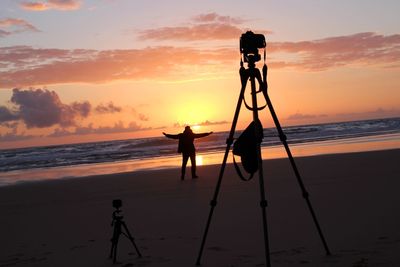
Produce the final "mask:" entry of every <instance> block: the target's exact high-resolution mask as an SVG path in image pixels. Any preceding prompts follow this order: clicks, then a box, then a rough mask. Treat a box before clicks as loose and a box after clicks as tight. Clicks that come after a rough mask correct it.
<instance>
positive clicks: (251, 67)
mask: <svg viewBox="0 0 400 267" xmlns="http://www.w3.org/2000/svg"><path fill="white" fill-rule="evenodd" d="M265 47H266V43H265V37H264V36H263V35H262V34H254V33H253V32H250V31H249V32H246V33H245V34H242V37H241V38H240V51H241V54H243V59H244V62H247V63H248V68H247V69H245V68H244V67H243V60H242V58H241V61H240V71H239V73H240V79H241V84H242V88H241V90H240V95H239V99H238V102H237V106H236V111H235V115H234V118H233V121H232V126H231V130H230V133H229V137H228V139H227V140H226V144H227V146H226V150H225V155H224V158H223V162H222V165H221V169H220V172H219V177H218V181H217V185H216V188H215V191H214V196H213V199H212V200H211V202H210V206H211V209H210V213H209V215H208V219H207V224H206V228H205V231H204V235H203V239H202V242H201V246H200V250H199V254H198V257H197V261H196V265H200V261H201V256H202V253H203V249H204V245H205V242H206V238H207V233H208V230H209V227H210V223H211V218H212V215H213V212H214V209H215V206H216V205H217V198H218V193H219V190H220V187H221V182H222V177H223V175H224V170H225V166H226V161H227V158H228V154H229V150H230V147H231V145H232V143H233V140H234V138H233V136H234V133H235V128H236V124H237V120H238V117H239V112H240V107H241V105H242V101H243V102H244V104H245V106H246V108H247V109H249V110H251V111H252V112H253V122H256V123H255V125H257V126H256V129H255V131H256V133H258V132H260V130H261V131H262V129H257V127H261V128H262V126H261V123H258V122H259V119H258V111H259V110H262V109H264V108H265V106H263V107H258V106H257V93H261V92H262V93H263V95H264V98H265V100H266V106H268V108H269V111H270V113H271V116H272V119H273V121H274V123H275V126H276V129H277V131H278V134H279V138H280V140H281V142H282V144H283V146H284V147H285V150H286V153H287V155H288V158H289V160H290V163H291V165H292V168H293V171H294V173H295V176H296V178H297V182H298V184H299V186H300V188H301V191H302V195H303V198H304V199H305V200H306V202H307V205H308V208H309V210H310V213H311V216H312V218H313V220H314V223H315V225H316V227H317V230H318V233H319V236H320V238H321V240H322V243H323V245H324V248H325V251H326V254H327V255H330V251H329V248H328V245H327V243H326V241H325V238H324V235H323V233H322V230H321V227H320V225H319V223H318V220H317V217H316V215H315V212H314V209H313V207H312V205H311V202H310V200H309V198H308V192H307V191H306V189H305V187H304V184H303V181H302V179H301V177H300V173H299V171H298V169H297V166H296V164H295V161H294V159H293V156H292V153H291V152H290V149H289V145H288V143H287V142H286V136H285V134H284V132H283V130H282V127H281V125H280V123H279V120H278V117H277V116H276V113H275V111H274V108H273V106H272V102H271V100H270V98H269V96H268V92H267V89H268V85H267V65H266V64H265V58H266V51H265ZM259 48H264V66H263V69H262V71H263V75H262V78H261V73H260V70H259V69H257V68H256V65H255V63H256V62H257V61H259V60H260V59H261V56H260V55H259V53H258V49H259ZM248 80H250V84H251V96H252V98H251V99H252V107H250V106H249V105H248V104H247V103H246V101H245V98H244V92H245V89H246V85H247V81H248ZM256 80H257V81H258V83H259V86H260V89H259V90H258V91H257V90H256ZM256 152H257V156H258V167H259V170H258V174H259V186H260V197H261V201H260V206H261V211H262V223H263V229H264V245H265V258H266V265H267V266H268V267H270V266H271V260H270V255H269V243H268V228H267V213H266V207H267V200H266V197H265V189H264V176H263V168H262V167H263V166H262V157H261V142H260V143H259V144H258V145H257V151H256Z"/></svg>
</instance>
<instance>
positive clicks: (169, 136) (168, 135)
mask: <svg viewBox="0 0 400 267" xmlns="http://www.w3.org/2000/svg"><path fill="white" fill-rule="evenodd" d="M163 135H165V136H166V137H168V138H172V139H179V134H167V133H164V132H163Z"/></svg>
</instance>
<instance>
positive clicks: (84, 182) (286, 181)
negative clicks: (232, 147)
mask: <svg viewBox="0 0 400 267" xmlns="http://www.w3.org/2000/svg"><path fill="white" fill-rule="evenodd" d="M399 159H400V150H387V151H375V152H363V153H349V154H336V155H323V156H314V157H302V158H296V163H297V164H298V167H299V170H300V173H301V175H302V177H303V181H304V184H305V186H306V188H307V190H308V192H309V194H310V200H311V202H312V204H313V206H314V209H315V212H316V214H317V217H318V220H319V222H320V224H321V227H322V230H323V232H324V234H325V237H326V240H327V242H328V245H329V247H330V250H331V252H332V255H331V256H327V255H326V254H325V250H324V247H323V245H322V242H321V240H320V238H319V236H318V233H317V230H316V228H315V225H314V223H313V221H312V218H311V215H310V212H309V210H308V208H307V205H306V202H305V201H304V199H303V198H302V195H301V191H300V187H299V186H298V184H297V181H296V178H295V176H294V174H293V170H292V168H291V166H290V165H289V162H288V160H287V159H276V160H266V161H264V165H263V168H264V178H265V189H266V196H267V200H268V207H267V218H268V232H269V244H270V251H271V253H270V255H271V263H272V266H341V267H342V266H353V267H356V266H357V267H362V266H400V253H399V252H400V230H399V226H400V193H399V190H400V161H399ZM221 160H222V159H221ZM219 169H220V165H212V166H200V167H198V174H199V176H200V178H199V179H195V180H192V179H187V180H185V181H180V180H179V169H166V170H154V171H137V172H132V173H122V174H113V175H103V176H93V177H84V178H75V179H64V180H55V181H45V182H34V183H23V184H19V185H13V186H7V187H1V188H0V246H1V249H0V266H113V264H112V261H111V260H110V259H109V258H108V255H109V252H110V247H111V242H110V237H111V235H112V227H111V213H112V212H113V208H112V205H111V202H112V200H113V199H117V198H119V199H122V201H123V207H122V210H123V212H124V220H125V222H126V224H127V226H128V228H129V229H130V231H131V233H132V235H133V236H134V237H135V242H136V243H137V245H138V247H139V249H140V251H141V252H142V254H143V257H142V258H138V257H137V256H136V254H135V253H134V249H133V247H132V245H131V244H130V243H129V240H128V239H126V238H125V237H121V239H120V242H119V249H118V256H117V258H118V261H119V264H118V265H117V266H194V265H195V262H196V258H197V253H198V250H199V247H200V241H201V237H202V235H203V231H204V227H205V223H206V219H207V216H208V213H209V209H210V206H209V202H210V200H211V199H212V196H213V193H214V189H215V185H216V181H217V177H218V173H219ZM83 175H84V174H83ZM259 202H260V192H259V183H258V176H256V177H255V178H254V179H253V180H251V181H250V182H243V181H241V180H239V178H238V176H237V175H236V173H235V170H234V168H233V166H232V165H227V168H226V170H225V175H224V178H223V181H222V187H221V191H220V194H219V198H218V205H217V206H216V208H215V211H214V216H213V219H212V223H211V227H210V231H209V233H208V239H207V242H206V247H205V250H204V253H203V256H202V266H207V267H208V266H235V267H237V266H264V264H265V255H264V241H263V228H262V219H261V209H260V206H259Z"/></svg>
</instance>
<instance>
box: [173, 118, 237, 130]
mask: <svg viewBox="0 0 400 267" xmlns="http://www.w3.org/2000/svg"><path fill="white" fill-rule="evenodd" d="M227 123H229V122H228V121H209V120H205V121H203V122H200V123H196V124H194V125H197V126H212V125H221V124H227ZM194 125H189V126H194ZM185 126H188V124H180V123H179V122H176V123H174V125H173V127H175V128H182V127H185Z"/></svg>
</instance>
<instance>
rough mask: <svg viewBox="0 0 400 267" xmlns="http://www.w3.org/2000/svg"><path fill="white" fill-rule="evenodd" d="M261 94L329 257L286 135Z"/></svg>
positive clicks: (270, 106)
mask: <svg viewBox="0 0 400 267" xmlns="http://www.w3.org/2000/svg"><path fill="white" fill-rule="evenodd" d="M263 93H264V97H265V100H266V102H267V105H268V108H269V110H270V113H271V116H272V119H273V120H274V123H275V126H276V129H277V130H278V133H279V138H280V140H281V142H282V144H283V146H284V147H285V150H286V153H287V155H288V158H289V160H290V163H291V165H292V168H293V171H294V173H295V175H296V178H297V182H298V183H299V186H300V188H301V191H302V194H303V198H304V199H305V200H306V202H307V206H308V208H309V210H310V213H311V216H312V218H313V220H314V223H315V226H316V227H317V230H318V233H319V236H320V238H321V240H322V243H323V245H324V247H325V251H326V254H327V255H331V252H330V250H329V248H328V244H327V242H326V240H325V237H324V235H323V233H322V230H321V227H320V225H319V223H318V220H317V216H316V215H315V212H314V209H313V207H312V205H311V201H310V199H309V198H308V192H307V190H306V188H305V186H304V184H303V181H302V179H301V176H300V173H299V170H298V169H297V166H296V163H295V161H294V159H293V156H292V153H291V151H290V149H289V145H288V143H287V141H286V135H285V134H284V132H283V130H282V127H281V125H280V123H279V120H278V117H277V116H276V113H275V110H274V107H273V106H272V102H271V100H270V98H269V96H268V93H267V91H266V90H264V91H263Z"/></svg>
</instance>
